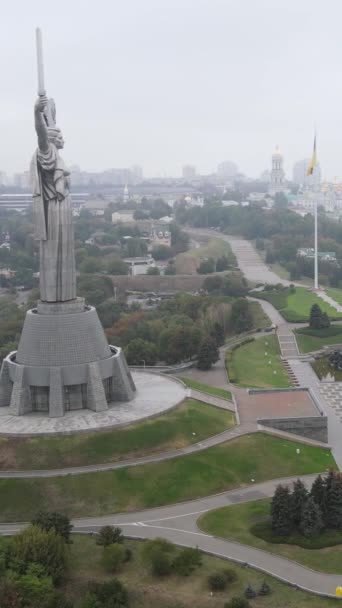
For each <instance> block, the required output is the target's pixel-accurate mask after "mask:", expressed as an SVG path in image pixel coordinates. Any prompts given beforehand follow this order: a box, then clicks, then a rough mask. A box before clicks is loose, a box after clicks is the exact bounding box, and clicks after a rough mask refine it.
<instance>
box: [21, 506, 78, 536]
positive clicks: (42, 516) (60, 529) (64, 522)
mask: <svg viewBox="0 0 342 608" xmlns="http://www.w3.org/2000/svg"><path fill="white" fill-rule="evenodd" d="M31 524H32V525H33V526H39V527H40V528H42V530H54V531H55V532H56V534H59V535H60V536H61V537H62V538H63V539H64V540H65V542H66V543H70V542H71V540H70V534H71V530H72V529H73V527H74V526H73V525H72V524H71V523H70V519H69V517H68V516H67V515H64V514H63V513H58V512H56V511H51V512H49V511H38V513H37V514H36V515H35V516H34V518H33V519H32V521H31Z"/></svg>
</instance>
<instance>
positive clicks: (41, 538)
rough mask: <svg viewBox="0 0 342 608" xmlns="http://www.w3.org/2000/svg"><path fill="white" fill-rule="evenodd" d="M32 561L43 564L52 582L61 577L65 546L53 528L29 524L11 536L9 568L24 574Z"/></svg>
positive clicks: (63, 569)
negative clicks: (46, 528) (47, 528)
mask: <svg viewBox="0 0 342 608" xmlns="http://www.w3.org/2000/svg"><path fill="white" fill-rule="evenodd" d="M32 562H34V563H35V564H40V565H41V566H43V568H44V570H45V572H46V574H47V575H48V576H51V577H52V579H53V581H54V583H57V582H59V581H60V580H61V579H62V577H63V574H64V572H65V569H66V546H65V543H64V541H63V539H62V537H61V536H59V535H58V534H56V532H55V530H43V529H42V528H40V527H39V526H32V525H31V526H29V527H28V528H26V529H25V530H23V531H22V532H18V534H16V535H15V536H13V537H12V538H11V541H10V544H9V567H10V569H11V570H14V571H15V572H18V574H25V573H26V571H27V568H28V566H29V565H30V564H31V563H32Z"/></svg>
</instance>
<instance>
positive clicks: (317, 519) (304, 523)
mask: <svg viewBox="0 0 342 608" xmlns="http://www.w3.org/2000/svg"><path fill="white" fill-rule="evenodd" d="M322 527H323V521H322V516H321V511H320V508H319V507H318V505H317V504H316V503H315V501H314V499H313V498H312V496H310V497H309V498H308V500H307V501H306V504H305V505H304V507H303V511H302V518H301V522H300V529H301V531H302V532H303V534H304V536H308V537H312V536H317V535H318V534H319V533H320V531H321V529H322Z"/></svg>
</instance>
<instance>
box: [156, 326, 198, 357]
mask: <svg viewBox="0 0 342 608" xmlns="http://www.w3.org/2000/svg"><path fill="white" fill-rule="evenodd" d="M171 321H172V319H171V320H170V322H169V327H168V328H167V329H165V330H164V331H163V332H162V333H161V334H160V339H159V353H160V358H161V359H164V360H165V361H166V363H169V364H173V363H178V362H179V361H186V360H187V359H191V358H192V357H193V356H194V355H195V354H196V353H197V352H198V348H199V345H200V342H201V338H202V336H203V332H202V330H201V329H200V328H199V327H197V326H196V325H195V324H194V323H193V322H192V321H191V319H189V318H188V319H187V325H185V324H181V323H179V324H178V323H177V324H174V325H172V323H171Z"/></svg>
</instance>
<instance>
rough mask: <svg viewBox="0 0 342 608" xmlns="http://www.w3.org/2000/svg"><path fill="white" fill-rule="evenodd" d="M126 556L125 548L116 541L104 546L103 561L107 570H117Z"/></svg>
mask: <svg viewBox="0 0 342 608" xmlns="http://www.w3.org/2000/svg"><path fill="white" fill-rule="evenodd" d="M125 557H126V550H125V548H124V547H123V546H122V545H119V544H118V543H115V544H113V545H107V546H106V547H104V548H103V554H102V559H101V563H102V566H103V567H104V569H105V570H106V572H117V571H118V570H119V569H120V566H122V564H123V562H124V561H125Z"/></svg>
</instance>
